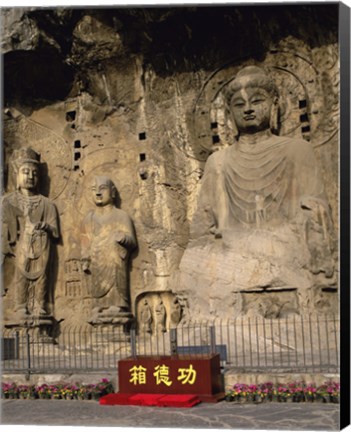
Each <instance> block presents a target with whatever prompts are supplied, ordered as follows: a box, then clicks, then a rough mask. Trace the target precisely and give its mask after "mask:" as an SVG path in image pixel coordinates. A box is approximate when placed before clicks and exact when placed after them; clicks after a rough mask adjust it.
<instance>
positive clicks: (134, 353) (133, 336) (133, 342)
mask: <svg viewBox="0 0 351 432" xmlns="http://www.w3.org/2000/svg"><path fill="white" fill-rule="evenodd" d="M130 350H131V355H132V357H136V356H137V349H136V331H135V328H132V329H131V330H130Z"/></svg>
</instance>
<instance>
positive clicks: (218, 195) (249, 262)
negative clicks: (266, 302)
mask: <svg viewBox="0 0 351 432" xmlns="http://www.w3.org/2000/svg"><path fill="white" fill-rule="evenodd" d="M225 98H226V103H227V106H228V109H229V112H230V114H231V121H232V123H233V125H234V126H235V128H236V138H235V141H234V142H233V144H232V145H231V146H229V147H227V148H225V149H223V150H220V151H217V152H215V153H213V154H212V155H211V156H210V157H209V158H208V160H207V162H206V166H205V171H204V176H203V179H202V185H201V190H200V195H199V201H198V207H197V210H196V212H195V214H194V218H193V221H192V225H191V241H190V243H189V245H188V248H187V250H186V252H185V254H184V256H183V259H182V262H181V264H180V271H181V281H180V282H179V281H178V284H179V285H180V286H183V287H184V292H185V293H188V297H190V298H191V297H192V296H193V298H194V299H195V298H197V300H194V301H193V304H194V305H195V307H198V308H199V309H200V308H202V309H203V310H205V309H206V308H205V307H203V306H204V304H205V303H206V301H207V302H208V300H206V299H208V298H211V299H212V300H211V301H210V303H211V305H210V306H208V308H207V313H208V312H209V313H211V314H214V315H216V316H223V311H222V312H221V305H223V304H226V305H228V307H230V305H231V304H232V297H233V293H236V292H247V291H249V292H250V291H257V290H260V289H262V290H264V289H280V288H281V289H296V290H297V295H298V296H300V303H301V305H303V304H304V305H308V302H309V300H308V299H309V296H310V294H311V289H312V287H316V286H319V287H320V286H330V285H335V283H336V281H335V277H334V278H333V276H334V258H333V253H334V250H335V239H334V236H333V224H332V219H331V215H330V208H329V205H328V201H327V198H326V195H325V192H324V186H323V178H322V176H321V174H320V172H319V169H318V164H317V161H316V158H315V155H314V152H313V149H312V147H311V144H310V143H309V142H307V141H304V140H302V139H296V138H289V137H285V136H277V135H276V134H277V131H278V129H279V116H278V114H279V95H278V90H277V88H276V86H275V84H274V82H273V80H272V79H271V78H270V76H269V75H268V74H267V73H266V72H265V71H264V70H263V69H261V68H259V67H256V66H248V67H245V68H243V69H242V70H241V71H240V72H239V73H238V74H237V76H236V78H235V79H234V80H233V81H231V82H230V83H229V85H228V86H227V88H226V92H225ZM191 286H196V287H198V286H202V289H203V290H204V291H203V292H202V296H199V295H198V293H196V294H195V293H194V292H193V290H192V288H191ZM194 294H195V296H194ZM196 296H198V297H196ZM216 302H217V303H216ZM201 305H202V306H201ZM232 313H233V311H232ZM229 316H231V315H230V314H229Z"/></svg>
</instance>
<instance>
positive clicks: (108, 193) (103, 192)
mask: <svg viewBox="0 0 351 432" xmlns="http://www.w3.org/2000/svg"><path fill="white" fill-rule="evenodd" d="M91 190H92V192H93V199H94V202H95V204H96V205H97V206H99V207H103V206H106V205H109V204H113V203H114V200H115V197H116V187H115V185H114V184H113V182H112V180H111V179H110V178H108V177H105V176H95V177H94V180H93V183H92V186H91Z"/></svg>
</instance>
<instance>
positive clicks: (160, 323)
mask: <svg viewBox="0 0 351 432" xmlns="http://www.w3.org/2000/svg"><path fill="white" fill-rule="evenodd" d="M155 316H156V331H157V332H162V333H164V332H165V331H166V318H167V311H166V307H165V305H164V304H163V301H162V299H161V298H160V299H159V302H158V304H157V305H156V307H155Z"/></svg>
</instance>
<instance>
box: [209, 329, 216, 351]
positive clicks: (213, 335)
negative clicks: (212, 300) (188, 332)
mask: <svg viewBox="0 0 351 432" xmlns="http://www.w3.org/2000/svg"><path fill="white" fill-rule="evenodd" d="M209 329H210V346H211V354H214V353H215V352H216V329H215V327H214V326H210V327H209Z"/></svg>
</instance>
